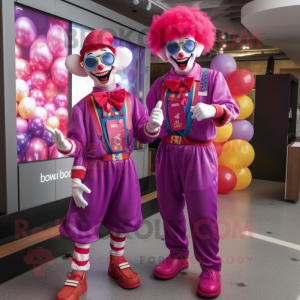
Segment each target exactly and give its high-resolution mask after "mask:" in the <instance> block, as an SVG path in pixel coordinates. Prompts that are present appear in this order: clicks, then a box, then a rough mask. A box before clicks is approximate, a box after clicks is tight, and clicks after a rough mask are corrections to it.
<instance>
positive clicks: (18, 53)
mask: <svg viewBox="0 0 300 300" xmlns="http://www.w3.org/2000/svg"><path fill="white" fill-rule="evenodd" d="M22 55H23V51H22V48H21V47H20V45H18V44H17V43H15V58H22Z"/></svg>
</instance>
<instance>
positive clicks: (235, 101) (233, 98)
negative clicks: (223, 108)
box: [232, 96, 240, 108]
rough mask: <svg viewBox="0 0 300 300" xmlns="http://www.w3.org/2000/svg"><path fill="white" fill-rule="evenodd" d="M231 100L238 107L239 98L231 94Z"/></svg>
mask: <svg viewBox="0 0 300 300" xmlns="http://www.w3.org/2000/svg"><path fill="white" fill-rule="evenodd" d="M232 100H233V102H234V103H235V104H236V105H237V106H238V107H239V108H240V102H239V100H238V99H237V98H236V97H234V96H232Z"/></svg>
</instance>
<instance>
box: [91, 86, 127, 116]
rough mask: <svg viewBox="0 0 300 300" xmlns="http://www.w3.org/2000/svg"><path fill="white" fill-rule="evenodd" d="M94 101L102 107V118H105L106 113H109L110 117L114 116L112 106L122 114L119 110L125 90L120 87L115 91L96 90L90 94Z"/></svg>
mask: <svg viewBox="0 0 300 300" xmlns="http://www.w3.org/2000/svg"><path fill="white" fill-rule="evenodd" d="M92 95H93V97H94V99H95V101H96V102H97V103H98V104H99V106H100V107H102V111H103V118H107V116H106V113H111V117H115V115H114V113H113V111H112V106H113V107H114V108H115V109H116V110H117V111H119V112H120V115H121V116H123V113H122V111H121V109H122V107H123V105H124V101H125V90H124V89H120V90H117V91H115V92H112V93H109V92H98V93H93V94H92Z"/></svg>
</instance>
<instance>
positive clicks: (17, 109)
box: [16, 102, 19, 116]
mask: <svg viewBox="0 0 300 300" xmlns="http://www.w3.org/2000/svg"><path fill="white" fill-rule="evenodd" d="M18 111H19V108H18V102H16V116H17V115H18Z"/></svg>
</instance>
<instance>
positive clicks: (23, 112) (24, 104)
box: [19, 97, 36, 119]
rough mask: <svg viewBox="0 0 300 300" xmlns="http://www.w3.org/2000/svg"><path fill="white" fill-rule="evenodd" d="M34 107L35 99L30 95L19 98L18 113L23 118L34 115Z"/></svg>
mask: <svg viewBox="0 0 300 300" xmlns="http://www.w3.org/2000/svg"><path fill="white" fill-rule="evenodd" d="M35 109H36V104H35V100H34V99H33V98H30V97H26V98H24V99H22V100H21V102H20V104H19V114H20V116H21V117H22V118H24V119H30V118H32V117H33V116H34V114H35Z"/></svg>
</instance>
